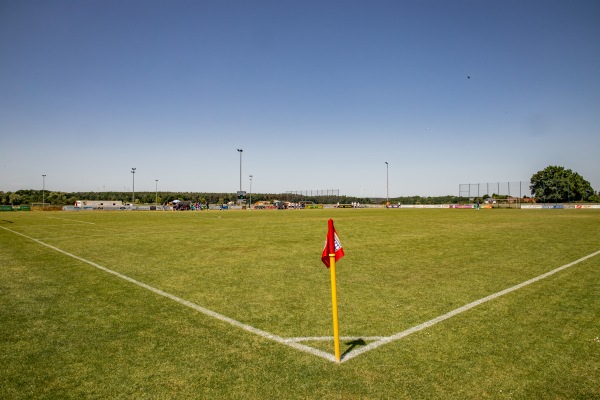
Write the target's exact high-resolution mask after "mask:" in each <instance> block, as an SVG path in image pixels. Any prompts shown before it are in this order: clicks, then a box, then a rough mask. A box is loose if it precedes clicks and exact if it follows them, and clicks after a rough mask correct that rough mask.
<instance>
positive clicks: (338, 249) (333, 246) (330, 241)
mask: <svg viewBox="0 0 600 400" xmlns="http://www.w3.org/2000/svg"><path fill="white" fill-rule="evenodd" d="M327 225H328V229H327V238H325V247H324V248H323V254H321V261H323V264H325V265H326V266H327V268H329V255H330V254H335V261H337V260H339V259H340V258H342V257H344V249H343V248H342V244H341V243H340V239H339V238H338V235H337V232H336V231H335V228H334V227H333V220H332V219H330V220H329V221H327Z"/></svg>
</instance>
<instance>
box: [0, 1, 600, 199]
mask: <svg viewBox="0 0 600 400" xmlns="http://www.w3.org/2000/svg"><path fill="white" fill-rule="evenodd" d="M599 21H600V1H597V0H561V1H555V0H530V1H521V0H514V1H513V0H497V1H494V0H471V1H467V0H453V1H447V0H438V1H433V0H394V1H366V0H365V1H353V0H340V1H328V0H319V1H312V0H306V1H285V0H279V1H261V0H258V1H227V0H224V1H200V0H197V1H180V0H175V1H166V0H162V1H154V0H118V1H117V0H101V1H100V0H83V1H82V0H72V1H62V0H60V1H57V0H28V1H21V0H0V190H3V191H14V190H17V189H30V188H33V189H41V187H42V174H46V175H47V176H46V189H49V190H54V191H105V190H107V191H108V190H110V191H123V190H131V185H132V174H131V168H132V167H135V168H137V170H136V174H135V189H136V191H154V190H155V179H158V189H159V191H160V190H165V191H166V190H169V191H194V192H196V191H198V192H235V191H237V190H238V189H239V180H240V170H239V167H240V164H239V162H240V158H239V153H238V152H237V150H236V149H238V148H241V149H243V150H244V152H243V159H242V162H243V171H242V173H243V182H242V183H243V189H244V190H246V191H248V190H249V178H248V175H250V174H252V175H253V176H254V179H253V186H252V191H253V192H261V193H267V192H269V193H279V192H285V191H288V190H311V189H312V190H315V189H340V193H341V194H346V195H358V196H360V195H363V196H373V195H374V196H385V194H386V165H385V162H386V161H387V162H389V194H390V197H394V196H405V195H426V196H429V195H445V194H458V185H459V184H460V183H469V182H482V183H483V182H497V181H500V182H505V181H513V182H514V181H520V180H523V181H527V180H528V179H529V178H530V177H531V175H533V174H534V173H535V172H537V171H539V170H541V169H544V168H545V167H547V166H548V165H561V166H564V167H565V168H570V169H572V170H574V171H576V172H579V173H580V174H581V175H582V176H583V177H584V178H585V179H587V180H588V181H590V183H591V184H592V186H593V187H594V189H596V190H600V155H599V154H598V153H599V152H598V150H599V149H600V132H599V127H600V74H599V73H600V23H599ZM469 77H470V78H469Z"/></svg>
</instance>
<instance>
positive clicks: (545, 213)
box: [0, 209, 600, 399]
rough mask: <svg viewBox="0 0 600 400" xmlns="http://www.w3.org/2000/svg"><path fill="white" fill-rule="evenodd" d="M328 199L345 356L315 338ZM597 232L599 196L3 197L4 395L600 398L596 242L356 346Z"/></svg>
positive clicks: (326, 334) (599, 243)
mask: <svg viewBox="0 0 600 400" xmlns="http://www.w3.org/2000/svg"><path fill="white" fill-rule="evenodd" d="M328 218H333V219H334V221H335V225H336V229H337V231H338V235H339V237H340V240H341V242H342V244H343V246H344V250H345V253H346V256H345V257H344V258H343V259H342V260H340V261H339V262H338V264H337V272H338V273H337V281H338V301H339V323H340V334H341V335H342V336H343V337H344V338H345V339H344V340H343V341H342V353H344V359H343V360H342V362H341V363H335V362H332V361H331V360H329V359H327V358H325V357H323V356H321V355H322V354H323V353H328V354H331V355H332V354H333V341H332V340H331V338H330V337H331V336H332V317H331V293H330V281H329V271H328V270H327V269H326V268H325V267H324V265H323V264H322V263H321V261H320V256H321V251H322V248H323V242H324V240H325V235H326V231H327V219H328ZM599 238H600V212H598V211H596V210H481V211H475V210H447V209H444V210H397V209H396V210H386V209H372V210H371V209H360V210H353V209H349V210H341V209H339V210H338V209H331V210H328V209H325V210H287V211H281V210H274V211H210V212H5V213H2V214H0V278H1V279H0V305H1V308H0V310H1V311H0V332H1V340H0V371H1V372H0V398H2V399H32V398H36V399H39V398H53V399H81V398H103V399H104V398H137V399H141V398H150V399H163V398H169V399H170V398H181V399H189V398H201V399H211V398H219V399H221V398H222V399H252V398H261V399H296V398H298V399H365V398H372V399H387V398H390V399H391V398H394V399H397V398H423V399H432V398H456V399H464V398H471V399H486V398H490V399H497V398H516V399H531V398H536V399H562V398H564V399H597V398H600V384H599V382H600V380H599V378H598V377H600V322H599V321H600V320H599V316H600V296H599V293H600V273H599V272H600V254H596V255H594V256H593V257H590V258H588V259H586V260H583V261H581V262H578V263H576V264H574V265H572V266H570V267H569V268H566V269H564V270H562V271H560V272H557V273H555V274H553V275H550V276H548V277H547V278H545V279H542V280H539V281H537V282H534V283H531V284H529V285H527V286H524V287H522V288H520V289H518V290H515V291H513V292H510V293H507V294H505V295H503V296H501V297H498V298H495V299H493V300H490V301H488V302H485V303H483V304H481V305H479V306H477V307H474V308H472V309H470V310H468V311H465V312H462V313H460V314H457V315H456V316H453V317H452V318H449V319H446V320H444V321H442V322H439V323H437V324H435V325H433V326H431V327H428V328H426V329H422V330H419V331H417V332H415V333H413V334H411V335H408V336H406V337H403V338H401V339H399V340H393V341H390V342H389V343H386V344H384V345H381V346H379V347H376V348H373V349H371V350H369V351H364V352H361V351H362V350H361V349H365V348H368V347H367V346H369V345H370V344H371V343H374V342H376V340H377V338H385V337H390V336H392V335H396V334H398V333H399V332H403V331H405V330H407V329H409V328H412V327H414V326H417V325H419V324H422V323H424V322H426V321H429V320H432V319H434V318H436V317H439V316H440V315H444V314H446V313H448V312H450V311H452V310H455V309H457V308H459V307H462V306H464V305H466V304H469V303H472V302H474V301H477V300H479V299H481V298H484V297H486V296H489V295H492V294H494V293H497V292H500V291H502V290H504V289H507V288H510V287H513V286H515V285H517V284H520V283H522V282H525V281H528V280H530V279H532V278H535V277H537V276H540V275H541V274H544V273H546V272H548V271H552V270H554V269H556V268H558V267H561V266H564V265H567V264H569V263H571V262H573V261H576V260H579V259H581V258H582V257H585V256H588V255H590V254H594V253H596V252H598V251H599V250H600V240H599ZM49 246H50V247H49ZM100 268H106V269H108V270H110V271H114V272H115V273H118V274H121V276H117V275H115V274H111V273H109V272H107V271H106V270H103V269H100ZM124 277H128V278H130V279H131V280H135V282H137V283H141V284H145V285H148V287H151V288H154V289H156V290H157V291H162V292H163V293H166V294H168V295H171V296H175V297H176V298H177V299H181V300H183V301H187V302H189V303H192V304H193V305H197V306H199V307H202V308H203V309H206V310H210V311H211V312H214V313H217V314H218V316H223V317H226V318H229V319H231V320H233V321H235V322H236V323H237V324H245V326H248V327H251V329H256V330H257V332H259V334H257V333H253V332H251V331H249V330H247V329H242V328H240V327H239V326H237V325H232V324H231V323H230V320H222V319H218V318H215V317H213V316H209V315H206V314H204V313H202V312H200V311H198V309H194V308H190V307H189V306H186V305H185V304H182V303H181V302H178V301H174V300H173V299H171V298H167V297H165V296H162V295H160V294H157V293H156V291H152V290H149V289H148V287H142V286H140V285H139V284H136V283H134V282H131V281H128V280H126V279H124ZM251 329H250V330H251ZM260 332H263V333H266V334H270V335H273V337H276V338H280V339H290V338H304V339H305V340H301V339H298V340H299V342H298V343H301V344H302V345H303V346H304V347H310V348H311V349H315V350H314V351H315V353H311V352H309V351H304V350H303V349H298V348H295V347H291V346H290V345H287V344H285V343H281V341H277V340H272V338H270V337H266V336H268V335H266V336H265V335H261V334H260Z"/></svg>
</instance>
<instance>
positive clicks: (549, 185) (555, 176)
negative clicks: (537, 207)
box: [529, 165, 594, 202]
mask: <svg viewBox="0 0 600 400" xmlns="http://www.w3.org/2000/svg"><path fill="white" fill-rule="evenodd" d="M529 189H530V190H531V193H532V194H533V196H534V197H535V198H536V200H537V201H543V202H546V201H549V202H567V201H587V200H588V199H589V198H590V197H591V196H593V195H594V189H593V188H592V185H591V184H590V183H589V182H588V181H586V180H585V179H583V177H582V176H581V175H579V174H578V173H577V172H573V171H571V170H570V169H565V168H564V167H560V166H556V165H550V166H548V167H546V168H545V169H543V170H541V171H538V172H536V173H535V174H533V176H532V177H531V185H530V186H529Z"/></svg>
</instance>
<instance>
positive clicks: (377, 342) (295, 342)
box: [0, 226, 600, 362]
mask: <svg viewBox="0 0 600 400" xmlns="http://www.w3.org/2000/svg"><path fill="white" fill-rule="evenodd" d="M0 228H2V229H4V230H6V231H8V232H11V233H13V234H16V235H19V236H21V237H24V238H26V239H28V240H31V241H33V242H35V243H38V244H40V245H42V246H45V247H47V248H49V249H52V250H54V251H56V252H58V253H61V254H63V255H66V256H68V257H71V258H73V259H75V260H78V261H81V262H83V263H86V264H88V265H91V266H93V267H95V268H97V269H100V270H102V271H104V272H107V273H109V274H112V275H114V276H116V277H118V278H121V279H123V280H125V281H127V282H130V283H133V284H135V285H137V286H139V287H142V288H144V289H147V290H149V291H151V292H153V293H155V294H158V295H160V296H163V297H166V298H168V299H171V300H173V301H176V302H177V303H179V304H182V305H184V306H186V307H189V308H191V309H193V310H196V311H198V312H200V313H202V314H204V315H206V316H209V317H212V318H215V319H217V320H219V321H222V322H225V323H227V324H230V325H232V326H235V327H237V328H239V329H242V330H245V331H247V332H250V333H253V334H255V335H258V336H261V337H263V338H265V339H268V340H272V341H274V342H277V343H280V344H283V345H286V346H289V347H292V348H294V349H296V350H300V351H302V352H305V353H309V354H312V355H315V356H318V357H321V358H324V359H326V360H328V361H331V362H337V361H336V359H335V356H334V355H333V354H330V353H327V352H325V351H322V350H318V349H315V348H314V347H310V346H307V345H303V344H301V343H300V342H303V341H323V340H333V338H332V337H329V336H323V337H293V338H283V337H281V336H279V335H275V334H273V333H270V332H267V331H264V330H262V329H259V328H255V327H253V326H251V325H248V324H245V323H243V322H240V321H237V320H235V319H233V318H230V317H227V316H225V315H223V314H220V313H218V312H216V311H212V310H209V309H207V308H205V307H202V306H200V305H198V304H195V303H192V302H190V301H188V300H185V299H182V298H181V297H178V296H175V295H173V294H171V293H168V292H165V291H163V290H160V289H158V288H155V287H153V286H150V285H148V284H146V283H144V282H141V281H138V280H136V279H134V278H131V277H129V276H127V275H124V274H121V273H119V272H116V271H113V270H111V269H109V268H106V267H104V266H102V265H100V264H97V263H95V262H93V261H90V260H87V259H85V258H83V257H79V256H77V255H75V254H72V253H69V252H68V251H65V250H62V249H60V248H58V247H56V246H53V245H51V244H48V243H45V242H43V241H41V240H39V239H36V238H33V237H31V236H28V235H25V234H23V233H21V232H17V231H15V230H12V229H9V228H6V227H4V226H0ZM599 254H600V250H598V251H596V252H594V253H591V254H588V255H586V256H584V257H581V258H579V259H577V260H575V261H572V262H570V263H568V264H564V265H562V266H560V267H558V268H555V269H553V270H551V271H548V272H546V273H543V274H541V275H538V276H536V277H534V278H531V279H529V280H527V281H524V282H522V283H519V284H517V285H514V286H511V287H509V288H507V289H504V290H501V291H499V292H496V293H494V294H491V295H489V296H486V297H483V298H481V299H479V300H476V301H473V302H471V303H469V304H466V305H464V306H462V307H459V308H456V309H454V310H452V311H449V312H447V313H446V314H443V315H440V316H438V317H436V318H433V319H430V320H429V321H426V322H423V323H422V324H419V325H416V326H413V327H412V328H409V329H406V330H404V331H401V332H398V333H395V334H393V335H391V336H385V337H380V336H375V337H360V336H357V337H344V338H342V339H343V340H357V339H359V340H360V339H362V340H366V341H371V340H374V341H372V342H371V343H369V344H367V345H365V346H364V347H360V348H355V349H353V350H352V351H351V352H348V353H346V354H344V355H343V356H342V358H341V361H340V362H346V361H349V360H351V359H353V358H355V357H357V356H359V355H361V354H364V353H366V352H368V351H371V350H374V349H376V348H378V347H380V346H383V345H385V344H388V343H391V342H394V341H396V340H400V339H402V338H404V337H406V336H408V335H410V334H413V333H415V332H418V331H421V330H423V329H426V328H429V327H431V326H433V325H435V324H437V323H439V322H442V321H445V320H447V319H449V318H451V317H454V316H456V315H458V314H461V313H463V312H465V311H468V310H470V309H472V308H474V307H477V306H479V305H481V304H484V303H486V302H488V301H491V300H494V299H496V298H498V297H501V296H504V295H506V294H509V293H511V292H514V291H516V290H518V289H521V288H523V287H525V286H528V285H531V284H532V283H535V282H538V281H540V280H542V279H545V278H547V277H549V276H551V275H554V274H556V273H558V272H560V271H563V270H565V269H567V268H570V267H572V266H574V265H577V264H579V263H581V262H583V261H585V260H588V259H590V258H592V257H595V256H597V255H599Z"/></svg>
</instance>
